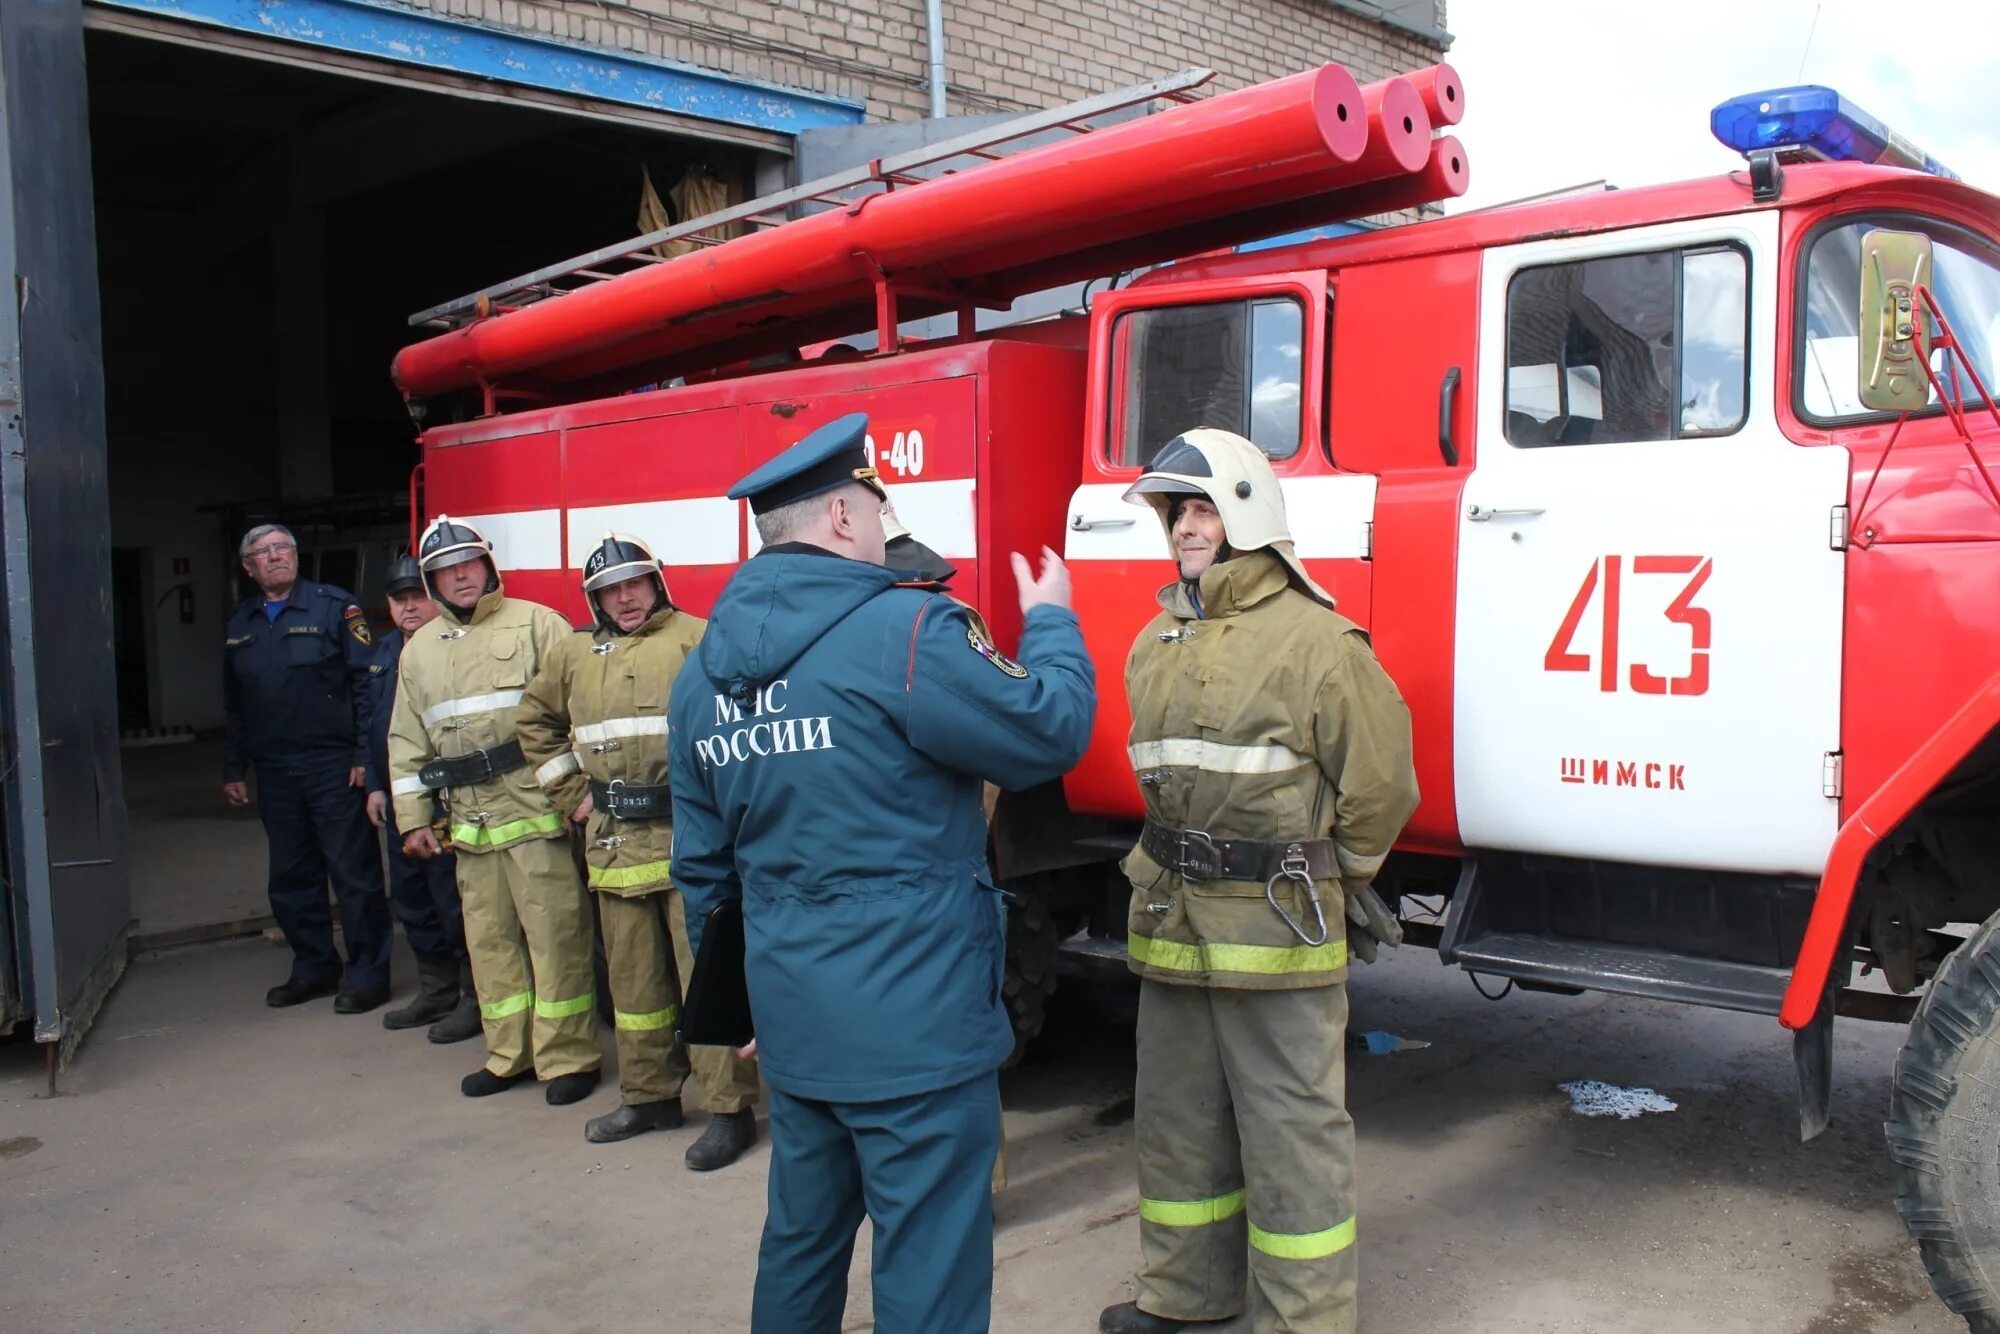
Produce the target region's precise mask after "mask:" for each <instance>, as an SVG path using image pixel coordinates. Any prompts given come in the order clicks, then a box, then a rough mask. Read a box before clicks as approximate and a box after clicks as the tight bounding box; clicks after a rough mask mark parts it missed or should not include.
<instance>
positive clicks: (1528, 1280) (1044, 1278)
mask: <svg viewBox="0 0 2000 1334" xmlns="http://www.w3.org/2000/svg"><path fill="white" fill-rule="evenodd" d="M283 975H284V955H283V953H282V951H281V950H278V949H274V948H272V947H270V946H268V945H266V944H265V943H263V942H262V941H258V940H249V941H238V942H234V943H229V944H219V945H207V946H199V947H191V948H187V949H181V950H176V951H170V952H167V953H164V954H161V955H157V956H154V957H149V958H142V959H140V960H138V961H137V962H135V964H134V966H133V967H132V969H131V971H130V973H129V974H128V975H127V976H126V978H125V980H124V982H123V983H122V984H121V985H120V986H119V988H118V990H117V991H116V993H115V994H114V995H113V996H112V998H111V1000H110V1003H109V1004H108V1005H107V1007H106V1009H105V1012H104V1015H103V1018H102V1020H101V1022H100V1024H99V1026H98V1028H97V1029H96V1030H95V1031H94V1032H93V1033H92V1034H91V1035H90V1037H89V1039H88V1041H87V1042H86V1043H85V1045H84V1048H83V1050H82V1051H81V1053H80V1054H79V1057H78V1060H77V1062H76V1065H75V1066H74V1068H73V1069H72V1070H71V1071H70V1072H69V1074H67V1075H66V1076H65V1077H64V1087H63V1092H62V1096H60V1097H58V1098H55V1099H47V1098H44V1097H43V1096H42V1077H41V1070H40V1066H39V1063H38V1061H37V1060H36V1059H35V1057H36V1052H35V1049H34V1048H33V1047H31V1046H28V1045H26V1044H19V1045H12V1046H0V1256H4V1257H5V1268H4V1273H5V1279H4V1281H0V1330H8V1331H15V1330H19V1331H37V1332H38V1334H39V1332H43V1331H47V1332H50V1334H54V1332H56V1331H70V1330H89V1331H108V1330H145V1331H159V1332H160V1334H168V1332H172V1331H197V1330H200V1331H208V1330H237V1329H241V1330H252V1329H254V1330H271V1329H277V1328H288V1329H300V1330H329V1331H335V1330H337V1331H343V1332H348V1331H373V1330H384V1331H390V1330H393V1331H451V1332H457V1331H467V1332H470V1331H508V1332H509V1334H511V1332H512V1331H541V1330H547V1331H561V1332H563V1334H583V1332H585V1331H600V1330H601V1331H629V1330H636V1329H648V1330H661V1331H683V1330H686V1331H697V1330H699V1331H711V1330H730V1329H741V1328H743V1327H744V1326H745V1324H746V1322H747V1317H748V1311H749V1294H750V1279H751V1274H752V1270H753V1267H754V1263H755V1255H756V1244H757V1231H758V1227H759V1224H760V1220H761V1217H762V1209H763V1189H764V1176H765V1166H766V1162H767V1157H766V1152H767V1151H766V1149H765V1148H764V1147H762V1146H760V1147H759V1148H758V1149H757V1150H756V1151H755V1152H754V1153H753V1154H752V1155H751V1156H750V1157H749V1158H748V1159H746V1160H745V1161H744V1162H743V1163H741V1164H739V1165H738V1166H736V1167H734V1168H732V1169H730V1170H727V1171H724V1172H721V1173H717V1174H715V1175H712V1176H695V1175H692V1174H690V1173H688V1172H686V1171H685V1170H684V1169H683V1168H682V1167H681V1164H680V1155H681V1152H682V1150H683V1149H684V1147H685V1146H686V1145H687V1143H689V1142H690V1141H691V1139H692V1138H693V1136H694V1135H696V1134H698V1133H699V1131H700V1129H701V1126H702V1125H703V1124H704V1122H705V1119H706V1118H705V1117H704V1116H701V1115H696V1116H694V1117H693V1118H692V1119H691V1124H690V1125H689V1127H688V1128H686V1129H685V1130H682V1131H679V1132H675V1133H672V1134H656V1135H649V1136H645V1137H642V1138H640V1139H638V1140H635V1141H632V1142H629V1143H627V1144H624V1145H611V1146H602V1147H599V1146H592V1145H589V1144H586V1143H585V1142H584V1140H583V1136H582V1124H583V1121H584V1120H585V1119H586V1118H587V1117H589V1116H592V1115H595V1114H597V1113H599V1112H602V1111H605V1110H607V1109H608V1108H609V1107H611V1106H612V1104H613V1102H614V1100H615V1097H616V1094H615V1093H614V1092H613V1091H612V1089H611V1088H610V1087H609V1086H608V1085H607V1086H606V1087H605V1088H602V1089H600V1090H599V1091H598V1093H597V1094H595V1095H594V1096H593V1097H592V1098H591V1099H590V1100H589V1101H588V1102H586V1103H585V1104H583V1105H581V1106H578V1107H569V1108H550V1107H548V1106H546V1105H545V1104H544V1103H543V1101H542V1099H541V1098H540V1096H539V1095H538V1094H537V1093H536V1092H535V1091H533V1090H531V1089H520V1090H514V1091H510V1092H508V1093H506V1094H502V1095H500V1096H498V1097H495V1098H492V1099H488V1100H486V1101H484V1102H478V1103H473V1102H468V1101H466V1100H465V1099H464V1098H462V1097H460V1096H459V1094H458V1092H457V1080H458V1077H459V1076H460V1075H461V1074H463V1073H464V1072H465V1071H467V1070H469V1069H471V1068H472V1067H473V1065H474V1064H476V1062H477V1060H478V1051H477V1048H476V1046H475V1044H464V1045H460V1046H456V1047H445V1048H439V1047H432V1046H430V1045H429V1044H427V1043H426V1042H425V1041H424V1040H423V1038H422V1036H421V1035H420V1034H414V1033H396V1034H392V1033H386V1032H384V1031H383V1030H382V1029H381V1027H380V1026H379V1024H378V1023H377V1021H376V1019H375V1018H374V1017H372V1016H371V1017H361V1018H343V1017H340V1016H336V1015H335V1014H334V1013H333V1012H332V1009H331V1006H330V1004H329V1003H327V1002H319V1003H316V1004H314V1005H311V1006H308V1007H304V1008H302V1009H299V1010H291V1011H273V1010H268V1009H265V1008H264V1006H263V1004H262V992H263V989H264V988H265V987H266V986H268V985H270V984H272V983H274V982H276V981H278V980H280V979H281V978H282V977H283ZM408 977H409V972H408V969H407V967H406V966H405V967H404V968H403V970H402V973H401V976H400V979H399V981H400V983H401V986H402V987H404V988H406V987H407V979H408ZM1131 1013H1132V996H1131V993H1130V992H1129V991H1128V990H1126V989H1124V988H1120V987H1107V986H1101V985H1089V984H1081V983H1079V984H1073V985H1069V986H1066V988H1065V991H1064V993H1063V994H1062V995H1061V996H1059V997H1058V1008H1057V1010H1056V1012H1055V1014H1054V1016H1053V1018H1052V1031H1051V1033H1050V1034H1049V1035H1048V1036H1047V1037H1046V1038H1045V1039H1044V1041H1043V1042H1042V1043H1040V1044H1039V1045H1038V1046H1037V1048H1036V1049H1035V1051H1034V1052H1033V1053H1031V1055H1030V1058H1029V1060H1028V1061H1027V1062H1026V1063H1025V1065H1024V1066H1023V1068H1022V1069H1020V1070H1018V1071H1016V1072H1014V1073H1012V1074H1011V1075H1009V1076H1008V1077H1007V1079H1006V1082H1005V1093H1006V1103H1007V1134H1008V1141H1009V1144H1008V1164H1009V1168H1010V1176H1011V1181H1010V1185H1009V1188H1008V1189H1007V1190H1006V1191H1005V1192H1004V1193H1003V1194H1002V1195H1001V1196H1000V1198H999V1202H998V1207H997V1213H998V1218H999V1230H998V1237H997V1254H998V1265H997V1270H996V1275H995V1301H994V1328H995V1329H998V1330H1003V1331H1034V1332H1036V1334H1042V1332H1044V1331H1078V1332H1079V1334H1081V1332H1082V1331H1088V1330H1092V1329H1094V1328H1095V1316H1096V1312H1097V1311H1098V1309H1099V1308H1100V1307H1102V1306H1104V1305H1106V1304H1108V1303H1111V1302H1114V1301H1119V1300H1123V1299H1125V1298H1126V1297H1128V1296H1129V1294H1130V1273H1131V1268H1132V1265H1133V1262H1134V1260H1135V1257H1136V1255H1137V1247H1138V1242H1137V1223H1136V1218H1135V1209H1136V1205H1135V1200H1134V1192H1133V1164H1132V1131H1131V1126H1130V1116H1131V1104H1130V1100H1129V1099H1130V1093H1131V1078H1132V1048H1131V1041H1132V1037H1131ZM1354 1027H1355V1029H1356V1031H1366V1030H1368V1029H1378V1028H1379V1029H1387V1030H1391V1031H1393V1032H1396V1033H1399V1034H1401V1035H1403V1036H1404V1037H1406V1038H1422V1039H1426V1040H1428V1041H1430V1042H1431V1043H1433V1044H1434V1045H1432V1046H1431V1047H1429V1048H1428V1049H1425V1050H1420V1051H1405V1052H1399V1053H1397V1054H1394V1055H1389V1056H1380V1057H1371V1056H1367V1055H1365V1054H1359V1053H1357V1054H1356V1055H1355V1056H1354V1057H1353V1061H1352V1067H1351V1071H1350V1084H1351V1103H1352V1106H1353V1110H1354V1114H1355V1118H1356V1121H1357V1123H1358V1125H1359V1129H1360V1144H1361V1155H1362V1161H1361V1172H1360V1182H1361V1191H1362V1199H1361V1212H1360V1233H1361V1242H1360V1245H1361V1247H1362V1250H1361V1265H1362V1270H1361V1273H1362V1280H1361V1302H1362V1326H1363V1329H1364V1330H1368V1331H1397V1332H1401V1331H1432V1330H1454V1331H1455V1330H1472V1331H1488V1330H1493V1331H1511V1330H1550V1331H1577V1332H1578V1334H1583V1332H1585V1331H1588V1332H1589V1334H1609V1332H1613V1331H1670V1330H1699V1331H1702V1332H1703V1334H1739V1332H1740V1334H1772V1332H1773V1331H1799V1332H1800V1334H1890V1331H1895V1334H1947V1332H1948V1331H1953V1330H1959V1329H1961V1328H1962V1326H1961V1325H1960V1324H1959V1322H1957V1321H1956V1320H1954V1319H1953V1318H1951V1317H1949V1316H1948V1315H1947V1314H1946V1313H1945V1312H1944V1310H1943V1308H1942V1307H1940V1306H1938V1305H1937V1304H1936V1303H1935V1302H1934V1301H1933V1300H1932V1299H1931V1298H1930V1296H1929V1291H1928V1288H1927V1286H1926V1284H1925V1280H1924V1277H1923V1273H1922V1270H1921V1268H1920V1266H1919V1265H1918V1263H1917V1261H1916V1258H1915V1254H1914V1249H1913V1247H1912V1246H1911V1244H1910V1242H1909V1241H1908V1239H1907V1238H1906V1237H1905V1236H1904V1234H1903V1231H1902V1228H1901V1226H1900V1224H1899V1223H1898V1222H1897V1220H1896V1218H1895V1214H1894V1211H1893V1210H1892V1208H1891V1206H1890V1204H1889V1183H1888V1168H1887V1161H1886V1157H1885V1154H1884V1152H1883V1148H1882V1134H1881V1128H1880V1122H1881V1119H1882V1114H1883V1108H1884V1106H1885V1103H1886V1098H1887V1090H1888V1074H1889V1069H1890V1064H1891V1061H1892V1059H1893V1056H1894V1052H1895V1049H1896V1046H1897V1043H1898V1041H1899V1037H1898V1034H1897V1033H1896V1032H1894V1031H1892V1030H1890V1029H1886V1028H1879V1027H1873V1026H1867V1025H1861V1024H1856V1023H1849V1022H1848V1021H1842V1028H1841V1029H1840V1032H1839V1038H1838V1051H1837V1057H1836V1061H1837V1071H1838V1073H1837V1087H1836V1104H1835V1120H1834V1124H1833V1127H1832V1129H1831V1130H1829V1131H1828V1132H1827V1134H1826V1135H1824V1136H1822V1137H1821V1138H1820V1139H1819V1140H1818V1141H1816V1142H1814V1143H1813V1144H1810V1145H1804V1146H1802V1145H1800V1144H1798V1143H1797V1142H1796V1135H1795V1133H1794V1129H1793V1128H1794V1126H1795V1124H1796V1121H1795V1112H1794V1108H1793V1102H1792V1091H1791V1080H1792V1075H1791V1063H1790V1056H1789V1044H1788V1040H1787V1038H1786V1036H1785V1035H1784V1034H1783V1033H1781V1032H1780V1031H1779V1030H1778V1028H1777V1026H1776V1025H1775V1024H1774V1023H1772V1022H1771V1021H1768V1020H1762V1019H1756V1018H1752V1017H1748V1016H1741V1015H1730V1014H1719V1013H1712V1012H1704V1011H1691V1010H1683V1009H1676V1008H1671V1007H1667V1006H1661V1005H1654V1004H1650V1003H1646V1002H1637V1001H1626V1000H1620V999H1614V998H1610V997H1605V996H1585V997H1577V998H1567V999H1565V998H1557V997H1546V996H1528V995H1523V994H1520V993H1516V994H1515V995H1513V996H1510V997H1508V998H1507V999H1506V1000H1504V1001H1502V1002H1500V1003H1497V1004H1490V1003H1488V1002H1486V1001H1484V1000H1482V999H1480V997H1479V996H1478V995H1476V994H1475V993H1474V992H1473V990H1472V988H1471V986H1470V984H1469V983H1468V982H1467V980H1466V979H1465V978H1464V977H1462V976H1460V975H1458V974H1457V973H1456V972H1451V971H1446V970H1443V969H1441V968H1440V967H1439V966H1438V964H1437V962H1436V959H1435V956H1433V955H1430V954H1427V953H1424V952H1421V951H1417V950H1414V949H1411V950H1405V951H1403V952H1401V953H1400V954H1399V955H1397V956H1396V957H1395V958H1394V959H1393V960H1392V961H1391V962H1389V963H1388V964H1387V965H1384V966H1377V967H1374V968H1367V969H1362V970H1360V972H1359V974H1358V977H1357V980H1356V984H1355V988H1354ZM1578 1078H1589V1079H1602V1080H1608V1081H1611V1082H1614V1083H1618V1084H1626V1085H1645V1086H1648V1087H1651V1088H1654V1089H1657V1090H1659V1091H1660V1092H1661V1093H1663V1094H1665V1095H1667V1096H1668V1097H1670V1098H1672V1099H1674V1100H1675V1101H1676V1102H1677V1103H1678V1104H1679V1110H1677V1111H1675V1112H1672V1113H1669V1114H1664V1115H1653V1116H1647V1117H1644V1118H1642V1119H1639V1120H1634V1121H1624V1122H1620V1121H1603V1120H1585V1119H1583V1118H1580V1117H1578V1116H1577V1115H1575V1114H1574V1113H1572V1112H1571V1111H1570V1109H1569V1104H1568V1100H1567V1099H1566V1098H1565V1097H1564V1096H1563V1095H1562V1094H1560V1093H1558V1092H1557V1091H1556V1089H1555V1085H1556V1084H1557V1083H1558V1082H1561V1081H1564V1080H1570V1079H1578ZM868 1309H869V1308H868V1299H867V1265H866V1247H865V1242H864V1245H863V1248H862V1251H861V1252H860V1253H859V1255H858V1256H857V1261H856V1268H855V1278H854V1286H853V1292H852V1298H851V1301H850V1303H849V1310H848V1320H847V1323H846V1325H845V1328H846V1329H849V1330H863V1329H868V1328H871V1327H872V1326H871V1324H870V1321H869V1315H868Z"/></svg>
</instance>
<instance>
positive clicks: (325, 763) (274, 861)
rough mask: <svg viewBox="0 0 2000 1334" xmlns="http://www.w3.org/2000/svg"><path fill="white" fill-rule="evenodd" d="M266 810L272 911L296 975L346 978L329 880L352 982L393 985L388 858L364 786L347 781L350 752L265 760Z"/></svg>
mask: <svg viewBox="0 0 2000 1334" xmlns="http://www.w3.org/2000/svg"><path fill="white" fill-rule="evenodd" d="M256 764H257V813H258V815H260V816H261V817H262V818H263V821H264V833H265V836H266V837H267V838H268V839H269V841H270V847H271V876H270V894H271V915H272V916H273V917H275V918H277V919H278V929H279V930H281V931H283V932H284V933H285V942H286V943H287V944H289V945H290V946H291V947H292V978H293V980H294V981H300V982H338V981H341V980H342V978H341V964H340V955H339V954H338V953H336V952H335V950H334V945H333V916H332V914H331V913H330V912H329V911H328V910H327V902H326V886H327V882H328V881H329V880H331V881H332V882H333V893H334V897H335V898H336V899H338V900H339V902H340V929H341V932H342V934H343V935H344V936H345V937H346V940H347V975H346V978H345V982H346V985H348V986H350V987H354V988H357V989H362V988H374V987H386V986H388V985H389V949H390V947H391V946H392V945H393V944H395V934H394V929H393V928H392V927H391V926H390V925H389V902H388V898H387V897H386V896H385V895H384V894H383V892H382V858H381V856H380V855H379V853H378V851H377V846H376V843H375V827H374V826H373V825H371V824H369V823H368V807H367V800H366V798H365V797H364V796H363V795H362V792H361V789H360V788H356V787H349V786H348V785H347V771H348V768H349V767H350V765H351V764H352V760H351V759H350V758H349V757H347V756H345V755H330V756H315V757H310V758H304V759H288V760H258V761H257V762H256Z"/></svg>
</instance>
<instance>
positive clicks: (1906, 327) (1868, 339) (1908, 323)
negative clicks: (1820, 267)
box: [1859, 228, 1932, 412]
mask: <svg viewBox="0 0 2000 1334" xmlns="http://www.w3.org/2000/svg"><path fill="white" fill-rule="evenodd" d="M1931 279H1932V269H1931V238H1930V237H1928V236H1925V235H1924V234H1923V233H1922V232H1892V231H1886V230H1883V229H1880V228H1878V229H1876V230H1874V231H1871V232H1869V233H1868V234H1867V235H1866V236H1863V237H1862V238H1861V320H1860V351H1861V356H1860V359H1859V360H1860V376H1861V384H1860V397H1861V402H1862V404H1863V405H1864V406H1866V407H1869V408H1872V409H1874V410H1875V411H1877V412H1917V411H1920V410H1922V409H1923V408H1924V407H1926V406H1928V405H1929V403H1930V398H1931V384H1930V380H1929V378H1928V377H1927V376H1926V375H1925V374H1924V367H1923V350H1922V348H1921V347H1920V346H1919V345H1918V343H1917V340H1916V335H1917V330H1918V328H1919V327H1920V321H1922V320H1924V319H1925V313H1924V310H1923V308H1922V303H1921V302H1920V301H1919V300H1918V298H1917V287H1918V285H1919V284H1922V285H1924V286H1926V287H1928V286H1929V285H1930V283H1931Z"/></svg>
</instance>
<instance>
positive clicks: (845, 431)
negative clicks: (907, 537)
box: [729, 412, 889, 514]
mask: <svg viewBox="0 0 2000 1334" xmlns="http://www.w3.org/2000/svg"><path fill="white" fill-rule="evenodd" d="M850 482H859V483H861V484H862V485H863V486H865V487H867V488H868V489H869V490H871V491H873V492H874V493H875V494H876V495H878V496H881V497H882V498H883V499H884V500H887V499H888V498H889V493H888V492H887V491H885V490H884V489H883V487H882V483H881V480H880V479H879V478H877V477H876V475H875V469H874V468H872V467H871V466H869V463H868V416H867V414H866V413H862V412H850V413H848V414H847V415H846V416H845V417H839V418H836V419H835V420H833V421H830V422H828V423H827V424H826V425H824V426H822V427H820V428H819V429H818V430H816V431H814V432H813V433H812V434H810V435H808V436H807V437H806V438H805V439H803V440H801V441H799V442H798V443H797V444H795V445H793V446H792V447H791V448H789V449H787V450H785V452H784V453H782V454H780V455H778V457H776V458H774V459H772V460H771V461H770V462H768V463H766V464H764V465H763V466H762V467H760V468H758V469H756V470H755V471H753V472H751V473H750V474H749V475H748V476H747V477H744V478H743V479H742V480H741V481H739V482H737V483H736V485H734V486H732V487H730V488H729V498H730V499H731V500H748V501H749V502H750V512H751V513H752V514H768V513H770V512H771V511H772V510H774V509H782V508H783V507H784V506H786V505H789V504H791V503H792V502H793V501H795V500H804V499H806V498H807V497H808V496H816V495H819V494H820V493H821V492H824V491H831V490H833V488H835V487H836V486H845V485H847V484H848V483H850Z"/></svg>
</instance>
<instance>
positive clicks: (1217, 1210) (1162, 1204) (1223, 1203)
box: [1139, 1190, 1243, 1227]
mask: <svg viewBox="0 0 2000 1334" xmlns="http://www.w3.org/2000/svg"><path fill="white" fill-rule="evenodd" d="M1242 1212H1243V1192H1242V1191H1240V1190H1232V1191H1230V1192H1229V1193H1228V1194H1227V1195H1218V1196H1216V1197H1215V1198H1214V1199H1212V1200H1149V1199H1147V1198H1146V1197H1145V1196H1143V1195H1142V1196H1140V1197H1139V1217H1141V1218H1143V1219H1145V1220H1146V1221H1147V1222H1148V1223H1158V1224H1160V1225H1161V1226H1162V1227H1203V1226H1206V1225H1207V1224H1209V1223H1220V1222H1221V1221H1222V1220H1223V1219H1225V1218H1234V1217H1236V1215H1238V1214H1240V1213H1242Z"/></svg>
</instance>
